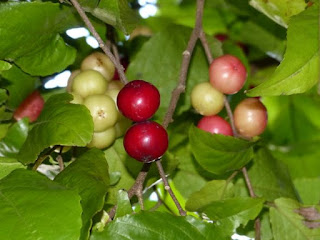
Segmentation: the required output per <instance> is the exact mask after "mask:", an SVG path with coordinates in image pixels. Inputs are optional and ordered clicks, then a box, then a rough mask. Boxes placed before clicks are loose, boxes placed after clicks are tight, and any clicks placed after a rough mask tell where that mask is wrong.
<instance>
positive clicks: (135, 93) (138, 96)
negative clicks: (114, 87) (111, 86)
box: [117, 80, 160, 122]
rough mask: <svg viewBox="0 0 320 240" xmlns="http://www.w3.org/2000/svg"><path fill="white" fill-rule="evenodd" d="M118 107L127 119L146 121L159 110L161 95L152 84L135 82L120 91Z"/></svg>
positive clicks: (141, 81) (140, 81)
mask: <svg viewBox="0 0 320 240" xmlns="http://www.w3.org/2000/svg"><path fill="white" fill-rule="evenodd" d="M117 105H118V108H119V110H120V112H121V113H122V114H123V115H124V116H125V117H127V118H129V119H131V120H132V121H134V122H141V121H145V120H147V119H149V118H151V117H152V116H153V114H154V113H155V112H156V111H157V109H158V108H159V105H160V93H159V91H158V89H157V88H156V87H155V86H154V85H152V84H151V83H148V82H145V81H143V80H134V81H132V82H129V83H127V84H126V85H125V86H124V87H123V88H122V89H121V90H120V92H119V94H118V97H117Z"/></svg>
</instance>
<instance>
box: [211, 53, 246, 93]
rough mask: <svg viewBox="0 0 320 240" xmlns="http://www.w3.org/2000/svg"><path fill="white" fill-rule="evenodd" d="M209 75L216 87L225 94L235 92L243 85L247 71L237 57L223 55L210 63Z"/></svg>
mask: <svg viewBox="0 0 320 240" xmlns="http://www.w3.org/2000/svg"><path fill="white" fill-rule="evenodd" d="M209 77H210V83H211V84H212V86H213V87H214V88H216V89H217V90H219V91H220V92H222V93H225V94H234V93H237V92H238V91H239V90H240V89H241V88H242V87H243V85H244V83H245V81H246V77H247V71H246V68H245V66H244V65H243V64H242V62H241V61H240V60H239V59H238V58H237V57H235V56H232V55H223V56H221V57H218V58H216V59H214V60H213V61H212V63H211V64H210V68H209Z"/></svg>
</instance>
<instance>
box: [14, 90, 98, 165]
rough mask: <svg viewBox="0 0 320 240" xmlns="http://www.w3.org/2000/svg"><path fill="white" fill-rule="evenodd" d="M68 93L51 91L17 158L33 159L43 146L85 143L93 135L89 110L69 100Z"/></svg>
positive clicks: (26, 161) (83, 144)
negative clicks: (52, 93)
mask: <svg viewBox="0 0 320 240" xmlns="http://www.w3.org/2000/svg"><path fill="white" fill-rule="evenodd" d="M71 99H72V96H71V95H70V94H66V93H63V94H57V95H53V96H52V97H50V98H49V99H48V101H47V102H46V103H45V106H44V108H43V110H42V112H41V114H40V116H39V118H38V120H37V121H36V122H35V123H34V125H33V128H32V130H31V131H30V133H29V135H28V137H27V140H26V141H25V143H24V144H23V146H22V148H21V149H20V152H19V155H18V160H19V161H20V162H22V163H24V164H27V163H33V162H35V161H36V159H37V156H38V155H39V154H40V153H41V151H43V150H44V149H45V148H47V147H50V146H54V145H63V146H86V145H87V144H88V143H89V142H90V141H91V138H92V134H93V121H92V117H91V115H90V112H89V110H88V109H87V108H86V107H85V106H83V105H79V104H71V103H69V102H70V101H71Z"/></svg>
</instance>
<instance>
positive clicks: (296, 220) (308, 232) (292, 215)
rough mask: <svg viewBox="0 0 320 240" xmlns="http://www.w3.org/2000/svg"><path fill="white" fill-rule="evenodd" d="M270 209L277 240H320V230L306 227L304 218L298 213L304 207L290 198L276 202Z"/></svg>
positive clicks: (274, 234)
mask: <svg viewBox="0 0 320 240" xmlns="http://www.w3.org/2000/svg"><path fill="white" fill-rule="evenodd" d="M274 203H275V206H274V207H271V208H270V221H271V225H272V231H273V236H274V239H275V240H292V239H299V240H310V239H314V240H316V239H320V228H316V229H310V228H308V227H307V226H306V225H305V222H304V220H305V219H304V218H303V216H301V215H299V214H298V213H297V210H299V208H300V207H302V205H300V204H299V203H298V202H297V201H295V200H293V199H289V198H279V199H277V200H275V202H274Z"/></svg>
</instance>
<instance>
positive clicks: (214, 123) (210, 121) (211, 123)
mask: <svg viewBox="0 0 320 240" xmlns="http://www.w3.org/2000/svg"><path fill="white" fill-rule="evenodd" d="M197 127H198V128H200V129H202V130H204V131H206V132H209V133H212V134H223V135H227V136H233V132H232V128H231V126H230V124H229V123H228V122H227V121H226V120H224V119H223V118H222V117H220V116H218V115H213V116H205V117H203V118H201V119H200V121H199V122H198V125H197Z"/></svg>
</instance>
